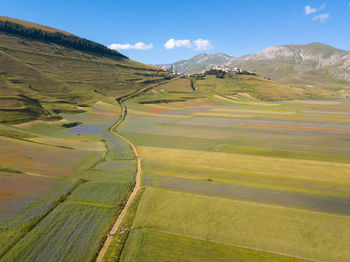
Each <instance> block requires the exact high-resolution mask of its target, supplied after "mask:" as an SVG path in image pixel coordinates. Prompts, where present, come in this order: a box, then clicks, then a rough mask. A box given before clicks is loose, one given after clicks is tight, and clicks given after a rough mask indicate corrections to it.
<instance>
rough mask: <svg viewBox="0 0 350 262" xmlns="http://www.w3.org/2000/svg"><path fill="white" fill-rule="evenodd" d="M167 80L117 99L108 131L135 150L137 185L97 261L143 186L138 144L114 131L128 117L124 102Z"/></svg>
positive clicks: (98, 261) (101, 256) (98, 260)
mask: <svg viewBox="0 0 350 262" xmlns="http://www.w3.org/2000/svg"><path fill="white" fill-rule="evenodd" d="M177 78H178V77H175V78H173V79H170V80H168V81H166V82H170V81H172V80H174V79H177ZM166 82H163V83H157V84H154V85H151V86H148V87H145V88H143V89H140V90H138V91H136V92H134V93H131V94H129V95H125V96H122V97H119V98H117V99H116V100H117V102H118V103H119V105H120V106H121V108H122V111H121V113H120V117H119V119H118V120H117V121H116V122H115V123H114V124H113V125H112V126H111V127H109V128H108V131H109V132H110V133H111V134H113V135H115V136H117V137H119V138H120V139H122V140H123V141H124V142H126V143H127V144H128V145H129V146H130V148H131V149H132V151H133V154H134V156H135V159H136V162H137V165H136V175H135V186H134V188H133V190H132V192H131V194H130V195H129V197H128V200H127V202H126V204H125V206H124V208H123V210H122V211H121V212H120V214H119V215H118V217H117V220H116V221H115V222H114V224H113V226H112V229H111V230H110V231H109V233H108V235H107V238H106V240H105V242H104V244H103V246H102V248H101V249H100V252H99V253H98V256H97V258H96V262H101V261H102V259H103V257H104V255H105V253H106V251H107V249H108V246H109V244H110V243H111V241H112V237H113V235H114V234H115V233H116V232H117V230H118V228H119V226H120V224H121V222H122V220H123V218H124V217H125V214H126V212H127V211H128V210H129V207H130V205H131V202H132V201H133V200H134V198H135V196H136V194H137V192H138V190H139V189H140V188H141V173H142V163H141V162H142V160H141V156H140V153H139V152H138V151H137V149H136V146H135V145H134V144H133V143H131V141H130V140H128V139H127V138H125V137H123V136H122V135H120V134H118V133H117V132H116V131H114V130H115V129H116V128H117V127H118V126H119V125H120V124H121V123H122V122H123V121H124V119H125V118H126V115H127V112H128V110H127V107H126V106H125V104H124V102H125V101H126V100H128V99H131V98H133V97H136V96H138V95H139V94H142V93H145V92H147V91H149V90H151V89H153V88H155V87H157V86H159V85H162V84H164V83H166Z"/></svg>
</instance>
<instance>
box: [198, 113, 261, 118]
mask: <svg viewBox="0 0 350 262" xmlns="http://www.w3.org/2000/svg"><path fill="white" fill-rule="evenodd" d="M192 115H193V116H210V117H228V118H252V117H256V116H257V115H250V114H232V113H216V112H198V113H193V114H192Z"/></svg>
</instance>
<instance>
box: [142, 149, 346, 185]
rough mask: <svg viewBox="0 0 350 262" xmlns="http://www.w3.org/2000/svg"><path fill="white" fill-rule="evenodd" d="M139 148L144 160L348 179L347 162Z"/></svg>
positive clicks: (326, 178)
mask: <svg viewBox="0 0 350 262" xmlns="http://www.w3.org/2000/svg"><path fill="white" fill-rule="evenodd" d="M139 149H140V152H141V155H142V157H143V158H144V159H145V160H157V161H160V162H166V163H173V164H181V165H195V166H201V167H211V168H217V169H230V170H236V171H248V172H261V173H268V174H275V175H282V176H295V177H303V178H313V179H320V180H328V181H338V182H350V165H349V164H342V163H335V162H324V161H312V160H295V159H283V158H277V157H263V156H252V155H240V154H229V153H216V152H215V153H214V152H205V151H198V150H185V149H170V148H158V147H139Z"/></svg>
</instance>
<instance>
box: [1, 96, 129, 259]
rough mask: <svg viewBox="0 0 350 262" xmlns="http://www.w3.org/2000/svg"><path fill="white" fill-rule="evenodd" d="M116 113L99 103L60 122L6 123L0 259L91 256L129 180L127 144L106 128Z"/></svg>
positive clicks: (117, 209)
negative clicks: (7, 124)
mask: <svg viewBox="0 0 350 262" xmlns="http://www.w3.org/2000/svg"><path fill="white" fill-rule="evenodd" d="M107 106H108V108H107ZM106 110H108V111H106ZM119 112H120V111H119V106H118V105H113V106H112V105H111V104H105V103H102V102H99V103H96V104H95V105H94V106H93V107H91V108H89V110H88V111H87V112H85V113H81V114H64V115H63V116H64V121H60V122H61V123H60V122H52V123H49V122H29V123H24V124H20V125H17V126H16V127H9V126H3V128H4V130H7V131H6V132H5V131H3V136H5V135H6V136H7V137H1V140H0V141H1V142H2V145H3V146H2V147H1V150H6V152H7V154H6V157H5V155H4V154H3V155H2V157H1V159H0V163H1V167H2V171H1V181H2V182H3V183H2V184H3V185H4V186H3V187H1V188H0V189H1V193H2V195H1V197H2V199H1V200H2V204H3V211H4V212H2V214H3V216H1V219H2V220H1V223H0V226H1V232H0V234H1V238H0V239H1V249H0V253H1V261H33V260H35V259H40V260H42V261H44V260H45V261H57V260H61V259H62V260H65V261H72V260H74V261H91V260H93V259H94V258H95V257H96V255H97V252H98V250H99V248H100V246H101V244H102V243H103V240H104V238H105V236H106V234H107V231H108V229H109V228H110V226H111V224H112V223H113V222H114V220H115V218H116V216H117V215H118V213H119V212H120V211H121V210H122V207H123V206H122V205H123V203H124V202H125V201H126V198H127V196H128V194H129V192H130V190H131V189H132V186H133V184H134V175H135V169H136V166H135V161H134V158H133V154H132V152H131V149H130V148H129V146H128V145H127V144H125V142H123V141H122V140H121V139H119V138H117V137H115V136H112V135H111V134H110V133H108V132H107V130H106V129H107V128H108V127H109V126H110V125H111V124H112V123H113V122H114V121H115V120H116V119H117V118H118V116H119ZM96 114H97V115H98V116H99V117H95V115H96ZM75 121H79V122H80V123H82V124H81V125H78V126H77V127H72V128H64V127H62V123H65V122H68V123H69V122H70V123H71V122H75ZM77 128H78V129H77ZM9 137H11V138H9ZM11 152H13V153H11ZM23 152H26V153H23ZM48 153H49V154H48ZM18 160H20V161H18ZM5 171H6V172H5ZM9 190H10V191H9ZM19 200H20V201H19ZM92 240H93V241H92ZM43 249H44V250H45V252H42V250H43ZM86 250H89V252H86ZM38 254H40V256H39V257H38Z"/></svg>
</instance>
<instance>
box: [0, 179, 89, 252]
mask: <svg viewBox="0 0 350 262" xmlns="http://www.w3.org/2000/svg"><path fill="white" fill-rule="evenodd" d="M86 182H87V180H84V179H78V180H77V181H76V182H75V183H74V185H73V186H72V187H71V188H70V189H69V190H68V191H67V192H66V193H64V194H63V195H61V196H60V197H59V198H58V199H57V200H56V201H55V202H54V203H53V204H52V205H51V206H50V207H49V208H48V210H47V211H46V212H45V213H44V214H43V215H41V216H40V217H38V218H37V219H36V220H35V221H34V223H33V224H32V225H30V227H29V229H28V230H27V231H26V232H25V233H24V234H23V235H22V236H20V237H19V238H18V239H17V240H16V241H15V242H14V243H13V244H12V245H11V246H9V247H8V248H7V249H6V250H5V252H4V253H3V254H0V259H2V258H3V257H4V256H5V255H6V254H7V253H8V252H9V251H10V250H11V249H12V248H13V247H14V246H16V245H17V243H18V242H20V241H21V240H22V239H23V238H24V237H25V236H26V235H27V234H29V233H30V232H31V231H32V230H33V229H34V228H35V227H36V226H37V225H38V224H39V223H40V222H41V221H42V220H44V219H45V218H46V217H47V216H49V215H50V214H51V212H52V211H54V210H55V208H56V207H58V206H59V205H60V204H62V203H63V202H64V201H65V200H66V199H67V198H68V197H69V196H70V195H71V194H72V193H73V192H74V190H75V189H77V188H78V187H79V186H80V185H81V184H83V183H86Z"/></svg>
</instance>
